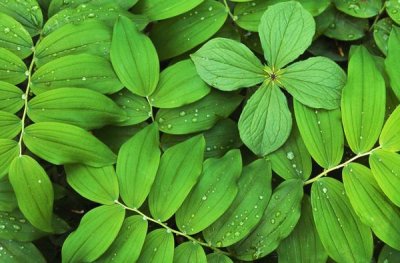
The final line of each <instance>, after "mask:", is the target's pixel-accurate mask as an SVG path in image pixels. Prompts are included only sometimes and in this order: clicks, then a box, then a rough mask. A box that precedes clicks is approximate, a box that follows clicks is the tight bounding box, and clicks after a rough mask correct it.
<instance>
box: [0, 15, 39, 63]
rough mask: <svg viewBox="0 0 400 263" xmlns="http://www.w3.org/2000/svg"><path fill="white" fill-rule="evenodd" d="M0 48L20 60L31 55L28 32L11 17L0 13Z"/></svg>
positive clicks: (30, 41)
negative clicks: (1, 32)
mask: <svg viewBox="0 0 400 263" xmlns="http://www.w3.org/2000/svg"><path fill="white" fill-rule="evenodd" d="M0 21H1V22H0V31H3V32H4V34H1V35H0V46H1V47H3V48H5V49H8V50H9V51H11V52H12V53H14V54H15V55H17V56H18V57H20V58H26V57H28V56H29V55H30V54H32V47H33V42H32V38H31V36H30V35H29V32H28V31H26V29H25V28H24V27H23V26H22V25H21V24H20V23H19V22H18V21H17V20H15V19H14V18H13V17H11V16H9V15H6V14H4V13H0Z"/></svg>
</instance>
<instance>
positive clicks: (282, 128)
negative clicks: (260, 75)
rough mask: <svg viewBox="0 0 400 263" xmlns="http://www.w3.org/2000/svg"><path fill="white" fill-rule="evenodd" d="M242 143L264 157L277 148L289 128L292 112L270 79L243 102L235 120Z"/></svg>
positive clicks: (290, 127) (284, 138) (285, 138)
mask: <svg viewBox="0 0 400 263" xmlns="http://www.w3.org/2000/svg"><path fill="white" fill-rule="evenodd" d="M238 125H239V132H240V138H242V140H243V142H244V144H245V145H246V146H247V147H248V148H249V149H250V150H251V151H252V152H253V153H255V154H257V155H259V156H266V155H268V154H270V153H271V152H273V151H275V150H277V149H278V148H279V147H281V146H282V145H283V144H284V143H285V142H286V140H287V138H288V137H289V134H290V131H291V129H292V115H291V113H290V111H289V108H288V105H287V100H286V97H285V95H284V94H283V92H282V91H281V90H280V89H279V87H278V86H276V85H275V83H274V82H268V83H267V84H265V83H264V84H263V85H262V86H261V88H259V89H258V90H257V91H256V92H255V93H254V94H253V95H252V96H251V98H250V99H249V100H248V101H247V104H246V106H245V107H244V109H243V111H242V114H241V115H240V119H239V124H238Z"/></svg>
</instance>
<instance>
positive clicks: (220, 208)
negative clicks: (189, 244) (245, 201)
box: [175, 149, 242, 245]
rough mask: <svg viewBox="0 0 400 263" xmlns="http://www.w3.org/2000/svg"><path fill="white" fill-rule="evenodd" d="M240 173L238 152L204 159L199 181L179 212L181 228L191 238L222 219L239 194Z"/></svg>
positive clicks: (178, 224) (178, 218) (177, 217)
mask: <svg viewBox="0 0 400 263" xmlns="http://www.w3.org/2000/svg"><path fill="white" fill-rule="evenodd" d="M241 172H242V157H241V155H240V151H239V150H237V149H236V150H231V151H229V152H227V153H226V154H225V155H224V156H223V157H221V158H219V159H216V158H210V159H207V160H205V161H204V164H203V173H202V175H201V176H200V178H199V182H198V183H197V184H196V186H195V187H194V188H193V190H192V192H191V193H190V194H189V196H188V197H187V198H186V200H185V202H183V204H182V206H181V207H180V208H179V210H178V211H177V212H176V215H175V219H176V225H177V226H178V228H179V229H180V230H181V231H182V232H186V233H187V234H189V235H191V234H195V233H198V232H200V231H202V230H204V229H205V228H207V227H208V226H210V225H211V224H212V223H214V222H215V221H216V220H217V219H218V218H220V217H221V216H222V215H223V214H224V213H225V211H227V210H228V208H229V207H230V205H231V204H232V202H233V201H234V199H235V197H236V195H237V192H238V186H237V184H236V181H237V180H238V179H239V176H240V174H241ZM213 241H215V240H213ZM219 245H220V244H219Z"/></svg>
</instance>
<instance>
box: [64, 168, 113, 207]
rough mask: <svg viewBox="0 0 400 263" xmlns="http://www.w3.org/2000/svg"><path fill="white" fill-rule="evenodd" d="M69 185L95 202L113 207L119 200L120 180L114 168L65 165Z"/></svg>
mask: <svg viewBox="0 0 400 263" xmlns="http://www.w3.org/2000/svg"><path fill="white" fill-rule="evenodd" d="M65 172H66V174H67V182H68V184H69V185H70V186H71V187H72V188H73V189H74V190H75V191H76V192H77V193H79V194H80V195H82V196H83V197H85V198H86V199H89V200H91V201H93V202H96V203H100V204H104V205H112V204H114V202H115V200H118V195H119V189H118V179H117V175H116V173H115V170H114V167H113V166H104V167H100V168H96V167H91V166H87V165H83V164H70V165H65Z"/></svg>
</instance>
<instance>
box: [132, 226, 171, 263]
mask: <svg viewBox="0 0 400 263" xmlns="http://www.w3.org/2000/svg"><path fill="white" fill-rule="evenodd" d="M174 243H175V241H174V235H173V234H172V233H171V232H168V230H166V229H156V230H153V231H152V232H150V233H149V234H148V235H147V237H146V240H145V241H144V245H143V249H142V252H141V254H140V257H139V259H138V261H137V262H163V263H164V262H165V263H172V262H173V258H174Z"/></svg>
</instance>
